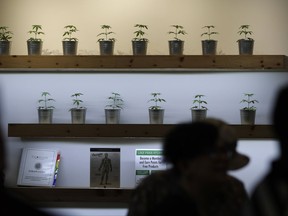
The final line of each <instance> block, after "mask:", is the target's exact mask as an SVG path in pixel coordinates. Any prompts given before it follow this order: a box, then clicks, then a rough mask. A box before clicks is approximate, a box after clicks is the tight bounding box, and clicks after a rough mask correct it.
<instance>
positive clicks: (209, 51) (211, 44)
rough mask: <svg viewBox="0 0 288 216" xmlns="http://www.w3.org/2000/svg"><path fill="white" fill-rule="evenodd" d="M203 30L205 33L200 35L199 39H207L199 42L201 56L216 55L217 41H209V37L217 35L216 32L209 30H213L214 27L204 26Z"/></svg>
mask: <svg viewBox="0 0 288 216" xmlns="http://www.w3.org/2000/svg"><path fill="white" fill-rule="evenodd" d="M203 28H205V29H206V31H205V32H203V33H202V34H201V37H203V36H208V39H206V40H202V41H201V42H202V54H203V55H216V50H217V41H216V40H213V39H211V35H214V34H218V32H215V31H212V30H211V29H214V28H215V26H213V25H208V26H204V27H203Z"/></svg>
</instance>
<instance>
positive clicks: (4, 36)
mask: <svg viewBox="0 0 288 216" xmlns="http://www.w3.org/2000/svg"><path fill="white" fill-rule="evenodd" d="M12 35H13V33H12V32H11V31H9V30H8V27H7V26H0V55H10V49H11V43H12V42H11V39H12Z"/></svg>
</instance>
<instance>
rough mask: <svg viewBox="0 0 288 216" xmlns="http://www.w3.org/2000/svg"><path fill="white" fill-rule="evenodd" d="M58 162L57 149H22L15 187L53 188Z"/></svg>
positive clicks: (58, 154)
mask: <svg viewBox="0 0 288 216" xmlns="http://www.w3.org/2000/svg"><path fill="white" fill-rule="evenodd" d="M59 162H60V152H59V150H57V149H38V148H23V149H22V155H21V162H20V168H19V173H18V179H17V185H19V186H21V185H22V186H44V187H45V186H46V187H53V186H55V184H56V179H57V175H58V169H59Z"/></svg>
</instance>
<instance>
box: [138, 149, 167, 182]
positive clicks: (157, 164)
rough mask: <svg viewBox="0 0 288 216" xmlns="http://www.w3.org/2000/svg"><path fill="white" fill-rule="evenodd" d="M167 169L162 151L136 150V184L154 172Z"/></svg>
mask: <svg viewBox="0 0 288 216" xmlns="http://www.w3.org/2000/svg"><path fill="white" fill-rule="evenodd" d="M164 169H166V163H164V162H163V150H162V149H136V150H135V172H136V173H135V174H136V178H135V184H136V185H138V184H139V183H140V181H141V180H142V179H143V178H145V177H146V176H148V175H150V174H151V173H153V172H157V171H159V170H164Z"/></svg>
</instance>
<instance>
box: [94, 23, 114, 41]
mask: <svg viewBox="0 0 288 216" xmlns="http://www.w3.org/2000/svg"><path fill="white" fill-rule="evenodd" d="M101 29H103V30H104V32H101V33H99V34H98V35H97V37H99V36H102V35H104V37H103V38H99V39H98V42H99V41H115V38H109V37H108V36H109V35H111V34H115V33H114V32H112V31H109V30H110V29H111V26H109V25H101Z"/></svg>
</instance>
